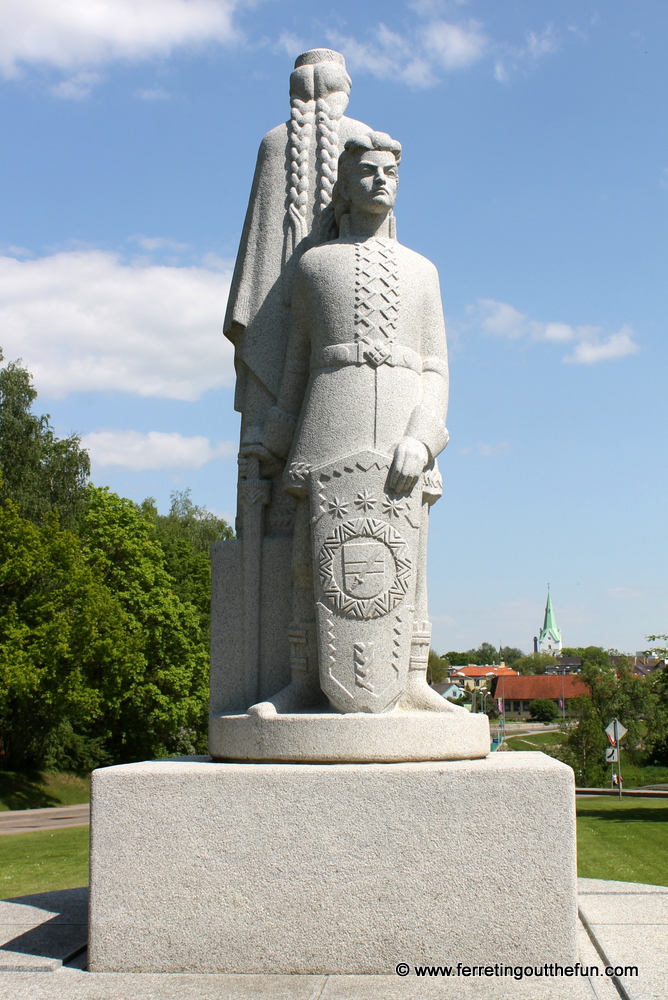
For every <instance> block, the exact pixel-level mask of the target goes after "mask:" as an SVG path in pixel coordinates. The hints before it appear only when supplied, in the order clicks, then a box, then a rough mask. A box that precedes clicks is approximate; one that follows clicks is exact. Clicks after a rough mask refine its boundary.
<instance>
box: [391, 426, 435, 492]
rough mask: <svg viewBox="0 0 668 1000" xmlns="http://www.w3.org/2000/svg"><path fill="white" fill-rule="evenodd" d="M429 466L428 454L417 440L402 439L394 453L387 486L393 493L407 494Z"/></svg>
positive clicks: (410, 438)
mask: <svg viewBox="0 0 668 1000" xmlns="http://www.w3.org/2000/svg"><path fill="white" fill-rule="evenodd" d="M427 465H429V452H428V451H427V449H426V447H425V445H423V444H422V441H418V440H417V438H412V437H405V438H402V439H401V441H400V442H399V444H398V445H397V447H396V448H395V451H394V459H393V461H392V468H391V469H390V476H389V486H390V489H391V490H393V491H394V492H395V493H408V492H409V491H410V490H412V489H413V487H414V486H415V483H416V482H417V479H418V476H419V475H420V474H421V473H422V472H424V470H425V468H426V467H427Z"/></svg>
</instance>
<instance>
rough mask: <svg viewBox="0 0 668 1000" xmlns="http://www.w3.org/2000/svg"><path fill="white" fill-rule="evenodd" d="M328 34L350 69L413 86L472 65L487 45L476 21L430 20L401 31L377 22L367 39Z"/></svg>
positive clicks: (429, 81) (430, 84)
mask: <svg viewBox="0 0 668 1000" xmlns="http://www.w3.org/2000/svg"><path fill="white" fill-rule="evenodd" d="M327 37H328V39H329V42H330V44H332V45H335V46H336V47H337V48H339V49H340V50H341V52H343V54H344V56H345V57H346V61H347V63H348V64H349V66H350V68H351V69H353V70H362V71H366V72H368V73H372V74H373V75H374V76H376V77H378V78H380V79H389V78H393V79H399V80H402V81H403V82H404V83H407V84H408V85H409V86H413V87H429V86H432V85H433V84H435V83H437V82H438V80H439V76H438V73H439V71H445V72H453V71H454V70H460V69H465V68H466V67H468V66H471V65H472V64H473V63H476V62H478V61H479V60H480V59H482V57H483V56H484V55H485V54H486V52H487V48H488V45H489V39H488V38H487V36H486V35H485V34H484V33H483V31H482V26H481V25H480V23H479V22H478V21H468V22H465V23H461V24H453V23H451V22H449V21H444V20H442V19H432V20H431V21H429V22H428V23H427V24H422V25H419V26H418V27H417V28H415V29H413V31H410V32H406V33H404V34H399V33H398V32H396V31H392V30H390V28H388V27H387V26H386V25H385V24H379V25H378V26H377V27H376V29H375V31H374V34H373V38H372V41H370V42H360V41H358V40H357V39H356V38H352V37H348V36H344V35H341V34H339V33H338V32H335V31H332V32H329V34H328V36H327Z"/></svg>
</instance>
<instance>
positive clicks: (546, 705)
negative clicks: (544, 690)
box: [529, 698, 559, 722]
mask: <svg viewBox="0 0 668 1000" xmlns="http://www.w3.org/2000/svg"><path fill="white" fill-rule="evenodd" d="M529 711H530V712H531V718H532V719H535V720H536V721H537V722H552V721H553V719H556V718H557V716H558V715H559V709H558V708H557V706H556V705H555V703H554V702H553V701H552V699H551V698H535V699H534V701H532V702H531V704H530V705H529Z"/></svg>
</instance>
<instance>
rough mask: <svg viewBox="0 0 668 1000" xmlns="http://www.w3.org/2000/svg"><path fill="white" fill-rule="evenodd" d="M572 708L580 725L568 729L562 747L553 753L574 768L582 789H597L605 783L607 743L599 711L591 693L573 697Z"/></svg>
mask: <svg viewBox="0 0 668 1000" xmlns="http://www.w3.org/2000/svg"><path fill="white" fill-rule="evenodd" d="M571 708H572V710H573V712H574V714H575V715H576V716H577V719H578V723H577V726H575V727H574V728H572V729H569V730H568V733H567V734H566V735H565V738H564V741H563V743H562V745H561V747H560V748H555V749H554V750H553V751H552V755H553V756H555V757H558V758H559V759H560V760H562V761H563V762H564V763H565V764H568V765H569V766H570V767H572V768H573V770H574V771H575V783H576V785H577V786H578V787H579V788H598V787H600V786H601V785H603V784H604V783H605V777H606V775H605V749H606V747H607V745H608V741H607V739H606V737H605V733H604V732H603V728H602V726H601V719H600V716H599V713H598V711H597V710H596V707H595V706H594V703H593V701H592V699H591V698H590V697H589V696H588V695H581V696H580V697H579V698H574V699H573V704H572V706H571Z"/></svg>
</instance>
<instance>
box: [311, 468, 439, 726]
mask: <svg viewBox="0 0 668 1000" xmlns="http://www.w3.org/2000/svg"><path fill="white" fill-rule="evenodd" d="M390 465H391V459H390V458H389V456H387V455H383V454H380V453H379V452H374V451H362V452H359V453H358V454H356V455H352V456H349V457H348V458H345V459H341V460H340V461H338V462H332V463H329V464H328V465H324V466H321V467H320V468H318V469H314V470H313V471H312V472H311V477H310V478H311V513H312V538H313V553H314V565H315V580H314V584H315V597H316V614H317V631H318V658H319V663H320V685H321V687H322V689H323V691H324V692H325V694H326V695H327V697H328V698H329V700H330V702H331V703H332V705H334V707H335V708H337V709H338V710H339V711H341V712H387V711H389V710H390V709H392V708H393V707H394V705H395V704H396V703H397V701H398V700H399V698H400V697H401V694H402V693H403V691H404V689H405V686H406V677H407V673H408V661H409V658H410V648H411V636H412V630H413V607H414V594H415V563H416V557H417V551H418V540H419V529H420V508H421V500H422V490H421V483H420V482H418V483H417V484H416V485H415V486H414V487H413V490H412V491H411V493H410V494H409V495H408V496H406V495H401V496H399V495H397V494H394V493H392V492H391V491H389V490H388V487H387V477H388V473H389V470H390Z"/></svg>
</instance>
